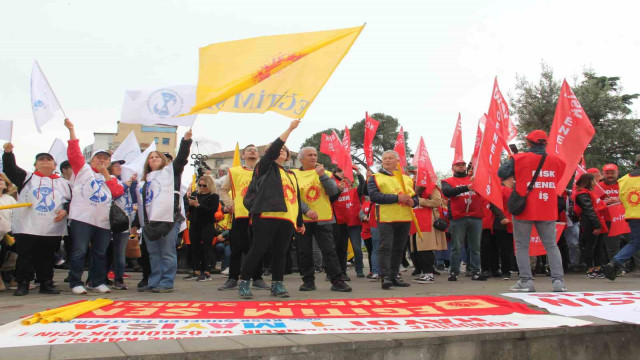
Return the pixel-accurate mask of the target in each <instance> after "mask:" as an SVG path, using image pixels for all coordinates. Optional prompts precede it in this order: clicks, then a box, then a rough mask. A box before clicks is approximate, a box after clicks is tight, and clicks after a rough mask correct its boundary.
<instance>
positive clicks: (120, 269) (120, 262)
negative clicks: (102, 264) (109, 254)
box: [107, 232, 129, 282]
mask: <svg viewBox="0 0 640 360" xmlns="http://www.w3.org/2000/svg"><path fill="white" fill-rule="evenodd" d="M111 238H112V239H113V240H112V241H113V244H112V247H113V274H114V275H115V278H114V280H115V281H120V282H122V281H123V278H122V276H123V275H124V264H125V258H124V253H125V251H126V250H127V242H128V241H129V232H123V233H111ZM107 270H108V269H107Z"/></svg>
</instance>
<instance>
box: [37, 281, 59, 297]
mask: <svg viewBox="0 0 640 360" xmlns="http://www.w3.org/2000/svg"><path fill="white" fill-rule="evenodd" d="M39 293H40V294H52V295H57V294H60V290H58V288H57V287H56V286H55V285H53V281H51V280H48V281H43V282H42V283H40V291H39Z"/></svg>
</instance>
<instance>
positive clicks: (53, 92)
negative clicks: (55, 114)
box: [36, 61, 68, 119]
mask: <svg viewBox="0 0 640 360" xmlns="http://www.w3.org/2000/svg"><path fill="white" fill-rule="evenodd" d="M36 65H38V70H40V74H42V77H43V78H44V81H46V82H47V86H49V89H51V93H52V94H53V97H54V98H55V99H56V102H57V103H58V106H59V107H60V110H61V111H62V115H64V118H65V119H68V117H67V114H66V113H65V112H64V109H63V108H62V104H60V100H58V95H56V92H55V91H53V88H52V87H51V84H49V79H47V75H45V74H44V71H42V68H41V67H40V63H38V61H36Z"/></svg>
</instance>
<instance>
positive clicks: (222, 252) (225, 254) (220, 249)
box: [213, 242, 231, 270]
mask: <svg viewBox="0 0 640 360" xmlns="http://www.w3.org/2000/svg"><path fill="white" fill-rule="evenodd" d="M213 254H214V258H215V260H216V262H218V261H222V265H220V269H222V270H224V269H226V268H227V266H229V258H230V257H231V247H230V246H229V245H225V244H224V243H221V242H219V243H216V246H215V247H214V248H213ZM214 266H215V264H214Z"/></svg>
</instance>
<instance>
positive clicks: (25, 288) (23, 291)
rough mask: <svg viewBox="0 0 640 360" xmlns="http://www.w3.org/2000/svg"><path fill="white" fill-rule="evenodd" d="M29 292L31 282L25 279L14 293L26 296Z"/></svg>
mask: <svg viewBox="0 0 640 360" xmlns="http://www.w3.org/2000/svg"><path fill="white" fill-rule="evenodd" d="M28 293H29V282H28V281H23V282H21V283H19V284H18V288H17V289H16V291H15V292H14V293H13V295H14V296H25V295H27V294H28Z"/></svg>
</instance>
